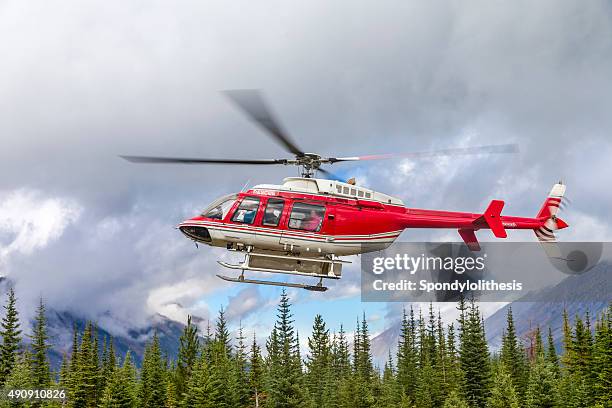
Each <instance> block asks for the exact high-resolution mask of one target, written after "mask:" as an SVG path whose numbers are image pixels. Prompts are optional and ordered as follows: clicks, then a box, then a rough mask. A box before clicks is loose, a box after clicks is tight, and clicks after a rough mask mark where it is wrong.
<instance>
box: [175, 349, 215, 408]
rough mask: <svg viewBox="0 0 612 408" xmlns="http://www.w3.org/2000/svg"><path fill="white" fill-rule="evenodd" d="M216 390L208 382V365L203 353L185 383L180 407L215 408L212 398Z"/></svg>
mask: <svg viewBox="0 0 612 408" xmlns="http://www.w3.org/2000/svg"><path fill="white" fill-rule="evenodd" d="M217 392H218V390H215V389H214V386H213V384H212V382H211V381H210V372H209V364H208V361H207V358H206V355H205V353H202V355H201V356H200V358H199V360H198V362H197V364H196V365H195V366H194V368H193V371H192V373H191V377H190V378H189V382H188V383H187V391H186V393H185V396H184V397H183V401H182V406H183V407H185V408H187V407H189V408H190V407H198V408H216V405H215V401H214V400H213V396H214V395H215V393H217Z"/></svg>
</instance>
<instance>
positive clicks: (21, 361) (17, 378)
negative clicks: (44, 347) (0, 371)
mask: <svg viewBox="0 0 612 408" xmlns="http://www.w3.org/2000/svg"><path fill="white" fill-rule="evenodd" d="M32 387H33V384H32V372H31V371H30V362H29V357H28V356H27V354H24V355H20V356H17V360H16V361H15V364H14V365H13V367H12V369H11V372H10V374H9V375H8V377H6V380H5V382H4V387H0V392H2V396H1V397H0V406H1V407H2V408H4V407H19V406H28V405H26V404H27V403H25V402H19V401H10V402H9V401H8V400H6V399H5V397H6V396H7V395H8V393H9V391H10V390H27V389H29V388H32Z"/></svg>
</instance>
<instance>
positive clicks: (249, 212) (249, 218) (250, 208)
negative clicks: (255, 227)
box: [232, 197, 259, 224]
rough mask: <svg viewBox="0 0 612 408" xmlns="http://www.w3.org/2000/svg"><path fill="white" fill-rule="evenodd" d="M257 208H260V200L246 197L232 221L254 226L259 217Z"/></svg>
mask: <svg viewBox="0 0 612 408" xmlns="http://www.w3.org/2000/svg"><path fill="white" fill-rule="evenodd" d="M257 208H259V198H257V197H245V198H244V199H243V200H242V202H241V203H240V205H239V206H238V208H237V209H236V212H235V213H234V216H233V217H232V221H236V222H243V223H245V224H252V223H253V222H254V221H255V216H256V215H257Z"/></svg>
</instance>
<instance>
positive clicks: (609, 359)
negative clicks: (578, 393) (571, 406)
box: [593, 302, 612, 406]
mask: <svg viewBox="0 0 612 408" xmlns="http://www.w3.org/2000/svg"><path fill="white" fill-rule="evenodd" d="M593 373H594V377H595V378H594V391H595V398H596V400H597V402H598V403H599V404H601V405H602V406H605V405H606V404H608V405H612V302H610V305H609V306H608V311H607V313H603V314H602V316H601V318H600V319H599V320H598V322H597V324H596V325H595V341H594V346H593Z"/></svg>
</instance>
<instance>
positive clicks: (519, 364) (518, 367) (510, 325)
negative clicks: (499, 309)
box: [500, 307, 527, 400]
mask: <svg viewBox="0 0 612 408" xmlns="http://www.w3.org/2000/svg"><path fill="white" fill-rule="evenodd" d="M506 321H507V325H506V331H505V335H504V337H503V339H502V349H501V356H500V359H501V363H502V364H503V365H504V368H505V372H507V373H508V374H509V375H510V378H512V385H514V389H515V390H516V392H517V394H518V396H519V400H522V397H523V396H524V394H525V386H526V377H527V366H526V361H525V352H524V350H523V347H522V346H521V344H520V343H519V340H518V338H517V336H516V330H515V327H514V318H513V317H512V307H508V315H507V320H506Z"/></svg>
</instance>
